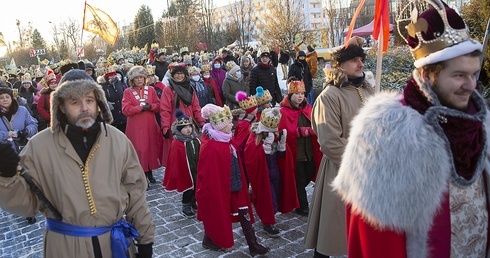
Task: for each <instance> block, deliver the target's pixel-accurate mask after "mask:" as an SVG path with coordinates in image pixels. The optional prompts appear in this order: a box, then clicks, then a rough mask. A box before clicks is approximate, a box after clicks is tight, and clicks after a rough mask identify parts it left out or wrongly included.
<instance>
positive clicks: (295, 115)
mask: <svg viewBox="0 0 490 258" xmlns="http://www.w3.org/2000/svg"><path fill="white" fill-rule="evenodd" d="M311 110H312V107H311V105H310V104H307V105H306V106H305V107H302V108H300V109H299V110H296V109H292V107H291V106H290V104H289V101H288V100H287V96H286V97H285V98H284V100H283V101H282V102H281V121H280V122H279V126H278V128H279V130H282V129H286V131H287V132H288V135H287V137H286V143H287V146H288V147H289V149H291V153H292V155H293V157H292V160H293V161H294V162H295V164H294V168H296V155H297V153H298V151H297V137H298V136H297V133H298V119H299V116H300V115H304V116H305V117H306V118H307V119H308V120H310V123H311ZM311 144H312V147H313V160H314V162H315V175H314V176H313V182H315V180H316V175H317V173H318V168H319V167H320V162H321V160H322V157H323V153H322V152H321V151H320V144H318V138H317V136H316V135H312V136H311ZM279 166H280V167H284V166H286V164H284V163H283V162H280V163H279ZM295 171H296V169H295Z"/></svg>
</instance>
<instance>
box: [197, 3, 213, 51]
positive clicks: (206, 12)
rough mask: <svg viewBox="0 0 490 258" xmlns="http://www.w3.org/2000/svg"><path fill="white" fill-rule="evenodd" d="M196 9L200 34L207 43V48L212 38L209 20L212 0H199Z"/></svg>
mask: <svg viewBox="0 0 490 258" xmlns="http://www.w3.org/2000/svg"><path fill="white" fill-rule="evenodd" d="M199 2H200V3H199V6H200V8H199V10H198V19H199V24H201V27H200V28H201V31H200V33H199V34H200V35H201V37H202V39H203V40H204V42H205V43H206V44H207V45H208V48H210V47H213V46H212V43H211V42H212V38H213V24H212V22H211V15H212V14H213V9H214V8H213V0H200V1H199Z"/></svg>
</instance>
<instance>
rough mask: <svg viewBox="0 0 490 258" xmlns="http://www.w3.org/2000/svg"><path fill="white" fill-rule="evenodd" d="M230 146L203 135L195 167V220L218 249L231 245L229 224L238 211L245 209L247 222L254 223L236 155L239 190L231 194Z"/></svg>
mask: <svg viewBox="0 0 490 258" xmlns="http://www.w3.org/2000/svg"><path fill="white" fill-rule="evenodd" d="M231 145H232V144H231V143H228V142H218V141H215V140H212V139H210V138H209V137H208V136H207V135H206V134H203V135H202V139H201V149H200V152H199V164H198V166H197V183H196V200H197V204H198V206H199V209H198V210H197V219H198V220H200V221H202V222H203V225H204V232H205V233H206V235H208V236H209V237H210V238H211V240H212V241H213V243H215V244H216V245H218V246H219V247H221V248H230V247H232V246H233V244H234V241H233V228H232V223H233V222H238V208H248V212H249V214H250V220H251V222H252V223H253V222H254V220H253V213H252V208H251V204H250V199H249V196H248V186H247V183H246V180H245V174H244V173H243V168H242V166H241V160H240V158H241V157H240V156H239V155H238V164H240V171H241V179H242V189H241V190H240V191H239V192H231V155H233V154H232V152H231V149H230V148H231Z"/></svg>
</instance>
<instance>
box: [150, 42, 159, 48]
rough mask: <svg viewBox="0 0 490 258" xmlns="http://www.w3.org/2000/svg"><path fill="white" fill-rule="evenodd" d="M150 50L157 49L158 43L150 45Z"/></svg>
mask: <svg viewBox="0 0 490 258" xmlns="http://www.w3.org/2000/svg"><path fill="white" fill-rule="evenodd" d="M150 47H151V48H159V47H160V46H159V45H158V42H154V43H151V46H150Z"/></svg>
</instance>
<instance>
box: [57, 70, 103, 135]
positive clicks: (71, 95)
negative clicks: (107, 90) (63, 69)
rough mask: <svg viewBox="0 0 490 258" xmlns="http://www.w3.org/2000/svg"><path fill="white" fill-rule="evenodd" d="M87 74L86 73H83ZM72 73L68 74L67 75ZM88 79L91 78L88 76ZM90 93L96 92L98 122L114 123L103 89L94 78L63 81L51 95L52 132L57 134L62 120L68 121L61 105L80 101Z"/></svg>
mask: <svg viewBox="0 0 490 258" xmlns="http://www.w3.org/2000/svg"><path fill="white" fill-rule="evenodd" d="M83 72H84V73H85V71H83ZM71 73H72V72H71V71H70V72H68V73H67V75H69V74H71ZM87 78H90V77H89V76H88V75H87ZM89 92H94V94H95V98H96V99H97V106H98V107H99V116H98V119H97V120H98V121H100V120H102V121H103V122H106V123H112V114H111V112H110V109H109V105H108V104H107V100H106V98H105V94H104V91H103V90H102V87H101V86H100V85H99V84H97V83H96V82H95V81H94V80H92V78H90V79H85V78H82V79H75V80H65V81H63V79H62V81H61V84H60V85H58V87H57V88H56V90H55V91H54V92H53V93H51V132H55V131H56V130H59V128H60V120H61V119H66V118H65V117H64V116H65V115H64V114H63V113H62V112H61V110H60V105H61V104H62V103H63V101H64V100H65V99H78V98H81V97H83V96H85V95H86V94H87V93H89Z"/></svg>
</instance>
